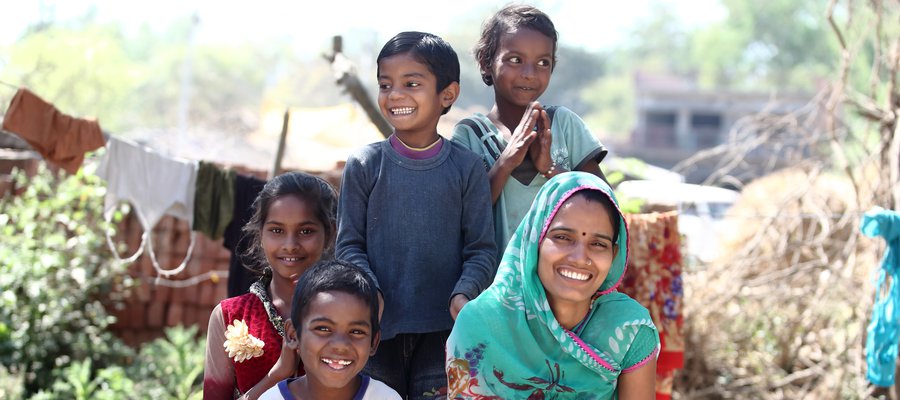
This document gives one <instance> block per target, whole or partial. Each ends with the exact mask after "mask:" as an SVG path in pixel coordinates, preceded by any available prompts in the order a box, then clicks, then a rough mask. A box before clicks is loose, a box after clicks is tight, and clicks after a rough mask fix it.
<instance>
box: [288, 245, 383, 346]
mask: <svg viewBox="0 0 900 400" xmlns="http://www.w3.org/2000/svg"><path fill="white" fill-rule="evenodd" d="M331 291H334V292H342V293H347V294H349V295H351V296H356V297H357V298H358V299H360V300H362V301H363V303H365V304H366V305H367V306H368V307H369V311H370V312H369V319H370V320H371V325H372V344H373V345H374V344H375V335H376V334H377V333H378V331H379V330H380V329H381V327H380V325H379V324H378V289H377V288H376V287H375V281H374V280H373V279H372V277H371V276H369V274H367V273H366V272H365V271H363V269H362V268H360V267H357V266H356V265H355V264H352V263H350V262H348V261H342V260H335V259H329V260H323V261H319V262H318V263H316V264H315V265H313V266H312V267H310V268H309V269H307V270H306V272H304V273H303V275H300V280H299V281H297V287H295V288H294V297H293V299H291V323H292V324H294V329H295V330H297V334H298V335H299V334H300V332H301V331H302V329H300V328H301V325H302V324H303V318H304V317H306V312H307V311H308V309H309V303H310V302H312V300H313V298H315V297H316V295H317V294H319V293H322V292H331Z"/></svg>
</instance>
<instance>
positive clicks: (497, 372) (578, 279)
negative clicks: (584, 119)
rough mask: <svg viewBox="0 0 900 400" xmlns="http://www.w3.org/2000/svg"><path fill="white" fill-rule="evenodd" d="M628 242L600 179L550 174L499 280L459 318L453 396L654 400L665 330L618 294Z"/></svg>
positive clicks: (450, 353) (451, 366)
mask: <svg viewBox="0 0 900 400" xmlns="http://www.w3.org/2000/svg"><path fill="white" fill-rule="evenodd" d="M627 240H628V232H627V227H626V225H625V218H624V217H623V216H622V214H621V212H620V211H619V209H618V206H617V203H616V199H615V196H614V195H613V192H612V189H610V187H609V185H607V184H606V183H605V182H603V181H602V180H601V179H600V178H598V177H596V176H594V175H591V174H588V173H583V172H569V173H565V174H560V175H558V176H555V177H553V179H551V180H550V181H548V182H547V183H546V184H545V185H544V186H543V188H541V191H540V192H539V193H538V195H537V198H535V200H534V203H533V204H532V205H531V210H529V211H528V214H527V215H526V216H525V218H524V219H523V220H522V223H521V224H519V228H518V229H516V232H515V234H514V235H513V237H512V239H511V240H510V242H509V245H508V246H507V247H506V252H505V253H504V254H503V260H502V261H501V263H500V268H499V270H498V271H497V277H496V278H495V279H494V283H493V284H492V285H491V286H490V287H489V288H488V289H487V290H486V291H484V293H482V294H481V295H479V296H478V297H477V298H475V299H474V300H472V301H471V302H469V303H468V304H466V306H465V307H464V308H463V309H462V311H461V312H460V313H459V316H458V317H457V319H456V324H455V325H454V327H453V331H452V333H451V334H450V338H449V339H448V340H447V376H448V379H449V386H448V398H451V399H459V398H463V399H516V398H540V399H543V398H577V399H612V398H619V399H652V398H654V391H655V382H656V357H657V354H658V352H659V334H658V333H657V330H656V327H655V326H654V325H653V321H652V320H651V319H650V314H649V312H648V311H647V309H645V308H644V307H642V306H641V305H640V304H638V303H637V302H636V301H635V300H633V299H631V298H630V297H628V296H627V295H625V294H622V293H619V292H617V291H616V286H618V284H619V282H620V281H621V280H622V276H623V275H624V273H625V259H626V257H627V252H628V251H627V249H628V245H627Z"/></svg>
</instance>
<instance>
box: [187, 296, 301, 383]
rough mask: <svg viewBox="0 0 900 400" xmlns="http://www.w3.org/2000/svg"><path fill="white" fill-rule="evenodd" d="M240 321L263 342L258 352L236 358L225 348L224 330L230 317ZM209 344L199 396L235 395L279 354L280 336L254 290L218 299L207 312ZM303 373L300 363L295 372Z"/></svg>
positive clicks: (265, 370)
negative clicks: (255, 354) (298, 369)
mask: <svg viewBox="0 0 900 400" xmlns="http://www.w3.org/2000/svg"><path fill="white" fill-rule="evenodd" d="M235 320H237V321H243V323H244V324H246V325H247V327H248V333H249V334H250V335H252V336H253V337H255V338H257V339H259V340H262V342H263V343H264V345H263V348H262V354H261V355H259V356H257V357H252V358H250V359H248V360H243V361H241V362H236V361H235V360H234V359H233V358H230V357H228V354H227V353H226V351H225V348H224V343H225V332H226V329H227V326H228V325H231V324H233V323H234V321H235ZM207 340H208V341H209V343H210V344H208V345H207V350H206V365H205V367H206V371H205V372H204V377H203V398H204V399H223V398H236V397H238V396H239V395H240V394H243V393H246V392H247V391H248V390H250V389H251V388H252V387H253V386H254V385H256V384H257V383H259V381H260V380H262V379H263V377H265V376H266V374H267V373H268V372H269V370H270V369H271V368H272V366H274V365H275V362H276V361H278V357H279V356H280V355H281V344H282V340H283V339H282V336H281V334H280V333H279V332H278V329H276V327H275V325H274V324H273V323H272V321H270V319H269V315H268V314H267V313H266V307H265V306H264V305H263V301H262V300H261V299H260V297H259V296H257V295H256V294H254V293H247V294H244V295H241V296H237V297H232V298H228V299H225V300H222V301H221V302H220V303H219V305H218V306H216V308H215V309H214V310H213V312H212V314H211V316H210V324H209V334H208V336H207ZM303 373H304V371H303V367H302V365H301V366H300V371H299V375H302V374H303Z"/></svg>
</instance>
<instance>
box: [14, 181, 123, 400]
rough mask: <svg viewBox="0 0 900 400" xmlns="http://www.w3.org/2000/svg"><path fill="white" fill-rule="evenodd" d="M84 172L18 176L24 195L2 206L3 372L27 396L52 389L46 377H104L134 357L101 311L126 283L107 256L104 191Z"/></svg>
mask: <svg viewBox="0 0 900 400" xmlns="http://www.w3.org/2000/svg"><path fill="white" fill-rule="evenodd" d="M85 169H90V166H86V168H84V169H82V171H80V172H79V173H78V174H77V175H66V176H65V177H63V178H57V177H54V176H53V174H52V173H51V172H50V171H48V170H47V169H46V168H44V167H43V166H41V168H40V169H39V171H38V173H37V174H36V175H35V176H33V177H31V178H28V177H26V176H25V175H24V174H23V173H21V172H16V173H14V179H15V182H16V186H17V187H24V188H25V191H24V193H22V194H21V195H18V196H6V197H4V198H3V199H0V242H2V245H0V365H2V366H3V367H5V368H6V369H7V370H8V371H10V372H11V373H13V374H16V375H21V376H24V386H25V394H26V395H28V394H34V393H37V392H38V391H39V390H41V389H45V390H46V389H50V388H51V382H52V379H53V377H54V375H55V374H53V373H51V371H54V370H65V369H66V368H67V367H69V366H70V365H71V366H72V367H71V368H76V369H77V368H82V369H80V370H79V371H83V370H84V368H88V369H90V368H95V369H103V368H104V367H106V366H108V365H111V364H114V363H120V362H122V361H123V360H124V357H125V356H127V355H129V354H132V352H131V350H130V349H129V348H128V347H126V346H124V345H123V344H122V342H121V341H120V340H118V339H117V338H116V337H115V336H113V335H112V334H111V333H110V332H108V331H107V327H108V326H109V325H110V324H111V323H113V322H114V317H113V316H111V315H109V314H108V313H107V312H106V308H105V307H104V305H109V304H110V302H117V301H121V300H122V298H123V296H124V294H125V289H126V288H127V287H128V286H129V285H130V282H131V279H130V278H128V277H127V275H125V274H124V268H125V267H124V266H123V265H118V264H117V263H115V262H114V261H113V258H112V257H111V256H110V252H109V251H108V249H107V245H106V240H105V238H104V230H105V229H107V228H110V227H109V226H108V225H109V224H106V223H105V222H104V221H103V218H102V209H103V197H104V194H105V188H104V186H103V185H102V184H101V182H100V180H99V179H98V178H97V177H95V176H94V175H93V174H91V173H85V172H84V170H85ZM80 360H90V362H86V364H80V365H79V366H76V365H74V364H73V363H74V362H75V361H80ZM85 365H86V367H85ZM93 375H94V374H92V373H89V374H88V377H91V376H93Z"/></svg>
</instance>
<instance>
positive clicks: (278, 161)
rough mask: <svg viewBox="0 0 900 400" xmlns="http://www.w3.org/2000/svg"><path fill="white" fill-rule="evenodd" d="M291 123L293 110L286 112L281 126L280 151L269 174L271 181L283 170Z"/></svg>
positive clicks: (276, 153) (277, 152)
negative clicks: (282, 161) (283, 159)
mask: <svg viewBox="0 0 900 400" xmlns="http://www.w3.org/2000/svg"><path fill="white" fill-rule="evenodd" d="M290 122H291V109H290V108H288V109H286V110H284V122H283V123H282V125H281V138H280V139H278V150H277V151H276V152H275V165H273V166H272V171H271V172H270V173H269V179H272V178H274V177H275V176H276V175H278V171H280V170H281V159H282V158H284V146H285V142H286V141H287V134H288V126H290Z"/></svg>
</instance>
